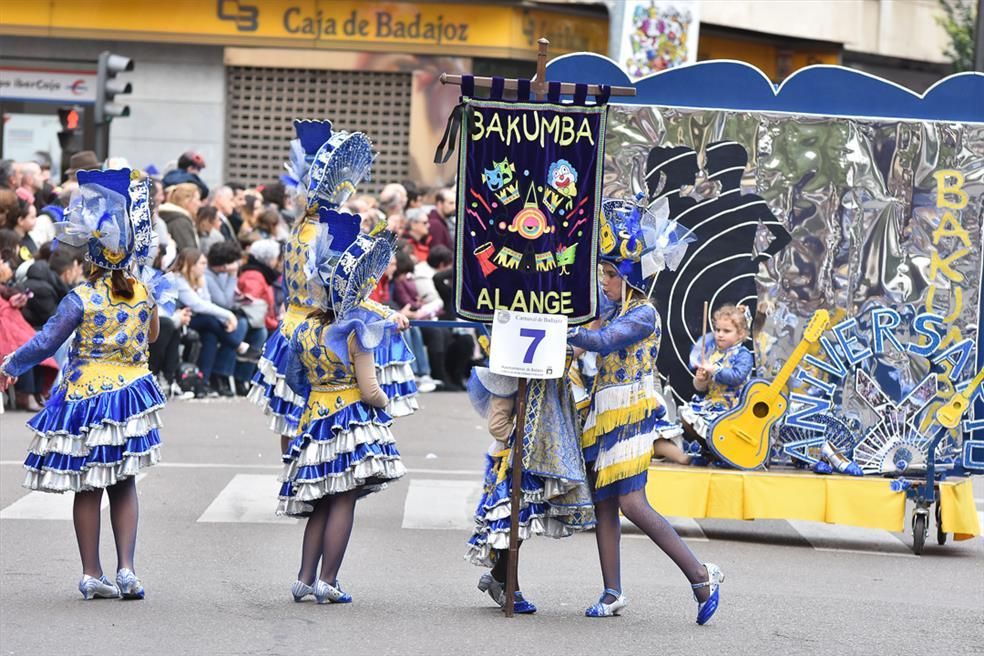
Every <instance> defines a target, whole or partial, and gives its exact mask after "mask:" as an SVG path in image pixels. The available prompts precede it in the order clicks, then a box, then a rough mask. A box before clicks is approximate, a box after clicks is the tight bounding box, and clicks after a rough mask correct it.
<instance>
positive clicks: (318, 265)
mask: <svg viewBox="0 0 984 656" xmlns="http://www.w3.org/2000/svg"><path fill="white" fill-rule="evenodd" d="M322 221H323V222H322V224H321V225H319V226H318V232H319V235H318V236H317V238H316V241H315V243H314V246H313V250H312V254H311V264H310V265H309V266H307V267H306V270H307V272H308V275H309V276H310V279H311V280H312V282H313V284H317V285H320V286H321V287H322V289H323V290H324V291H325V294H324V296H323V298H325V299H326V300H325V302H324V305H322V306H320V307H317V308H315V310H314V311H313V312H311V313H310V314H309V315H308V317H307V318H305V319H304V320H303V321H301V322H300V323H299V324H298V326H297V329H296V330H295V331H294V334H293V336H292V337H291V339H290V342H289V344H288V348H287V364H286V373H285V380H286V382H287V385H289V386H290V388H291V390H292V391H293V392H294V393H295V394H297V395H298V397H300V398H303V399H305V407H304V412H303V414H302V415H301V417H300V429H299V432H298V436H297V437H295V438H294V439H293V440H291V442H290V444H289V445H288V447H287V450H286V452H285V453H284V457H283V459H284V470H283V475H282V477H281V480H282V482H283V485H282V487H281V490H280V503H279V506H278V509H277V514H282V515H295V516H307V518H308V519H307V526H306V527H305V529H304V541H303V546H302V553H301V565H300V569H299V571H298V574H297V581H296V582H295V583H294V584H293V586H292V587H291V594H292V595H293V597H294V600H295V601H301V600H302V599H304V598H305V597H307V596H308V595H314V598H315V600H316V601H317V602H318V603H319V604H323V603H328V602H331V603H349V602H351V601H352V597H351V596H350V595H349V594H348V593H346V592H345V591H344V590H343V589H342V586H341V584H340V583H339V582H338V571H339V569H340V567H341V564H342V559H343V558H344V556H345V551H346V548H347V546H348V541H349V536H350V535H351V532H352V526H353V523H354V520H355V502H356V500H357V499H359V498H361V497H362V496H365V495H366V494H369V493H370V492H375V491H377V490H380V489H382V488H384V487H385V486H386V483H387V482H388V481H392V480H396V479H398V478H400V477H401V476H403V475H404V474H405V473H406V469H405V468H404V466H403V463H402V462H401V461H400V453H399V451H398V450H397V448H396V443H395V441H394V439H393V434H392V433H391V432H390V424H391V423H392V418H391V417H390V415H388V414H387V413H386V412H385V410H384V408H386V406H387V405H388V403H389V399H388V398H387V396H386V394H385V393H384V392H383V390H382V389H381V387H380V385H379V382H378V380H377V377H376V363H375V362H374V360H373V353H374V352H375V351H376V350H377V348H378V347H379V346H380V345H381V344H383V343H385V342H387V341H388V340H390V339H392V336H393V333H395V332H396V325H395V324H393V323H392V322H391V321H388V320H386V319H384V318H382V317H380V316H379V315H377V314H375V313H374V312H372V311H370V310H367V309H366V308H365V307H363V306H362V305H361V303H362V301H363V300H364V299H365V298H366V296H368V294H369V292H370V291H371V290H372V289H373V287H374V286H375V284H376V281H377V280H378V278H379V276H381V275H382V274H383V272H384V271H385V269H386V266H387V264H388V263H389V259H390V256H391V254H392V245H393V240H392V235H389V233H385V234H386V235H387V236H386V237H383V236H370V235H364V234H360V233H359V221H360V217H359V216H358V215H352V214H342V213H338V212H330V213H323V214H322ZM319 561H320V570H319V567H318V565H319Z"/></svg>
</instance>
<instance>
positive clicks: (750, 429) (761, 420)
mask: <svg viewBox="0 0 984 656" xmlns="http://www.w3.org/2000/svg"><path fill="white" fill-rule="evenodd" d="M829 323H830V314H829V313H828V312H827V311H826V310H817V311H816V312H814V313H813V317H812V318H811V319H810V323H809V324H808V325H807V326H806V330H805V331H804V332H803V339H802V340H801V341H800V343H799V344H797V345H796V348H795V349H794V350H793V352H792V354H791V355H790V356H789V359H788V360H786V363H785V364H783V365H782V369H780V370H779V373H778V375H776V377H775V380H773V381H772V382H771V383H767V382H765V381H764V380H751V381H749V382H748V383H747V384H746V385H745V388H744V389H743V390H742V392H741V400H740V401H739V403H738V405H737V406H736V407H735V408H734V409H733V410H731V411H729V412H727V413H726V414H723V415H721V416H720V417H718V419H717V420H716V421H715V422H714V423H713V424H712V425H711V430H710V438H709V439H708V440H707V444H708V446H709V447H711V450H712V451H713V452H714V453H715V454H716V455H717V456H718V457H719V458H720V459H721V460H723V461H724V462H726V463H728V464H729V465H731V466H732V467H737V468H738V469H755V468H756V467H760V466H761V465H762V463H764V462H765V459H766V458H768V457H769V431H770V429H771V428H772V425H773V424H775V423H776V421H778V420H779V418H780V417H782V416H783V414H785V412H786V408H787V407H788V406H789V402H788V401H787V399H786V397H785V396H784V395H783V394H782V389H783V388H784V387H785V386H786V382H787V381H788V380H789V377H790V376H792V375H793V371H795V369H796V367H797V366H798V365H799V363H800V360H802V359H803V356H805V355H806V353H807V351H808V350H809V348H810V345H811V344H816V343H817V342H818V341H819V339H820V336H821V335H823V332H824V331H825V330H827V325H828V324H829Z"/></svg>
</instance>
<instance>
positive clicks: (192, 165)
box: [162, 150, 208, 216]
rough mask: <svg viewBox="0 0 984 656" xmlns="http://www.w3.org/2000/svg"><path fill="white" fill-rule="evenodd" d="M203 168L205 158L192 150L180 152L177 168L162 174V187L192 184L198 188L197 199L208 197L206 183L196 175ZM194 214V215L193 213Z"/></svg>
mask: <svg viewBox="0 0 984 656" xmlns="http://www.w3.org/2000/svg"><path fill="white" fill-rule="evenodd" d="M204 168H205V159H204V158H203V157H202V156H201V155H200V154H199V153H196V152H194V151H191V150H189V151H188V152H186V153H182V154H181V157H179V158H178V168H176V169H174V170H173V171H168V172H167V173H165V174H164V179H163V180H162V182H163V183H164V188H165V189H166V188H168V187H173V186H175V185H180V184H193V185H195V187H196V188H197V189H198V199H199V200H201V199H203V198H208V185H206V184H205V183H204V182H202V179H201V178H200V177H198V174H199V173H201V171H202V169H204ZM193 216H194V215H193Z"/></svg>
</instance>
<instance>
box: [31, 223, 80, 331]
mask: <svg viewBox="0 0 984 656" xmlns="http://www.w3.org/2000/svg"><path fill="white" fill-rule="evenodd" d="M49 244H51V242H48V244H45V245H44V246H42V247H41V249H39V250H38V252H39V254H40V253H42V252H46V253H49V255H48V259H47V260H44V259H41V258H40V257H39V258H38V259H35V260H34V264H32V265H31V266H30V267H29V268H28V269H27V278H26V279H25V280H24V283H23V288H24V289H25V290H28V291H30V292H31V294H32V296H31V298H30V299H29V300H28V301H27V304H26V305H25V306H24V307H23V309H22V310H21V313H22V314H23V315H24V318H25V319H26V320H27V322H28V323H29V324H31V326H33V327H34V329H35V330H38V329H39V328H41V326H43V325H44V324H45V323H47V321H48V319H50V318H51V317H52V316H54V314H55V310H56V309H57V308H58V304H59V303H61V300H62V299H63V298H65V296H66V295H67V294H68V292H70V291H71V290H72V288H73V287H75V285H77V284H79V283H80V282H82V281H83V280H84V279H85V273H84V272H83V269H82V262H83V261H84V254H83V252H82V251H81V250H80V249H78V248H73V247H72V246H69V245H68V244H59V245H58V249H57V250H55V251H54V252H50V246H49Z"/></svg>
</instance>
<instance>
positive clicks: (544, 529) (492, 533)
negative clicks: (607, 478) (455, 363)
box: [465, 367, 594, 614]
mask: <svg viewBox="0 0 984 656" xmlns="http://www.w3.org/2000/svg"><path fill="white" fill-rule="evenodd" d="M568 369H570V367H568ZM518 392H519V385H518V379H517V378H512V377H509V376H501V375H499V374H494V373H492V372H491V371H490V370H489V369H488V368H487V367H474V368H472V373H471V377H470V378H469V381H468V395H469V398H470V399H471V402H472V405H473V406H474V408H475V410H476V411H477V412H478V413H479V414H480V415H482V416H483V417H485V418H486V420H487V421H488V429H489V433H490V434H491V435H492V443H491V445H490V446H489V449H488V452H487V453H486V456H485V478H484V486H483V490H482V496H481V498H480V499H479V502H478V505H477V507H476V508H475V530H474V531H473V533H472V535H471V537H470V538H469V540H468V544H469V547H468V552H467V554H466V556H465V557H466V558H467V559H468V560H470V561H471V563H472V564H474V565H478V566H479V567H489V568H491V569H490V571H488V572H486V573H485V574H482V576H481V578H480V579H479V580H478V589H479V590H481V591H482V592H487V593H488V594H489V596H490V597H492V600H493V601H494V602H495V603H496V604H498V605H499V606H500V607H504V606H505V601H506V599H505V588H506V572H507V569H508V566H509V534H510V527H511V526H512V522H511V514H510V513H511V510H512V497H511V494H512V446H513V441H514V440H515V438H516V419H517V411H518V407H517V404H518ZM577 412H578V411H577V408H576V407H575V401H574V397H573V395H572V393H571V388H570V385H569V381H568V379H567V378H560V379H551V380H536V379H531V380H529V381H528V383H527V392H526V413H527V416H526V422H525V425H526V426H527V427H528V432H527V439H525V440H524V442H523V443H524V449H523V477H522V490H521V494H520V509H519V534H518V539H519V544H520V546H522V543H523V541H524V540H527V539H529V538H530V537H531V536H533V535H547V536H549V537H552V538H564V537H568V536H570V535H573V534H574V532H575V531H578V530H582V529H584V528H587V527H590V526H592V525H593V524H594V511H593V507H592V501H591V493H590V489H589V488H588V484H587V477H586V475H585V469H584V459H583V457H582V454H581V449H580V438H579V426H580V421H579V419H578V416H577ZM513 610H514V612H516V613H519V614H530V613H535V612H536V606H535V605H534V604H533V602H531V601H529V600H527V599H526V598H525V597H524V596H523V593H522V592H521V591H520V587H519V584H518V581H517V586H516V592H515V599H514V603H513Z"/></svg>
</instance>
